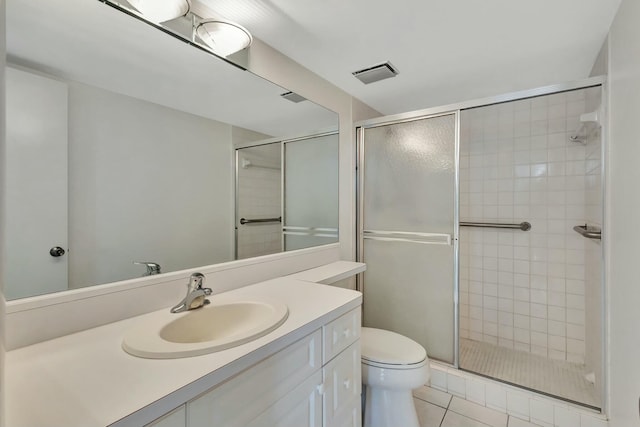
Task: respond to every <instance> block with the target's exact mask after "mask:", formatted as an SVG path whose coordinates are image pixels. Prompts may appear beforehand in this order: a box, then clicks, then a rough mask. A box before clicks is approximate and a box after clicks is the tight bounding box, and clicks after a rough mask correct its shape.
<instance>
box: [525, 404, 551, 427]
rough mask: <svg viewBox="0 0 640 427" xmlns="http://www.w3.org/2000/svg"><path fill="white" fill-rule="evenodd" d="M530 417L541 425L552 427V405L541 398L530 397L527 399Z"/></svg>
mask: <svg viewBox="0 0 640 427" xmlns="http://www.w3.org/2000/svg"><path fill="white" fill-rule="evenodd" d="M529 408H530V419H531V422H533V423H536V424H538V425H540V426H542V427H554V425H553V405H552V404H551V403H550V402H548V401H544V400H541V399H535V398H534V399H531V400H530V401H529Z"/></svg>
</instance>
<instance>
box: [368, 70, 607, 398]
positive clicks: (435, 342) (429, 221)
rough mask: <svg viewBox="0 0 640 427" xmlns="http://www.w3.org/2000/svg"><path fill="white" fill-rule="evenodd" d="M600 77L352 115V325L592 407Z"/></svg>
mask: <svg viewBox="0 0 640 427" xmlns="http://www.w3.org/2000/svg"><path fill="white" fill-rule="evenodd" d="M602 82H603V81H602V79H600V78H594V79H589V80H586V81H582V82H577V83H572V84H566V85H558V86H554V87H548V88H544V89H539V90H535V91H528V92H520V93H515V94H511V95H506V96H502V97H498V98H493V99H486V100H481V101H477V102H468V103H464V104H460V105H456V106H448V107H443V108H435V109H430V110H425V111H421V112H417V113H410V114H405V115H399V116H392V117H385V118H379V119H374V120H369V121H366V122H363V123H361V124H359V126H358V150H359V155H358V159H359V165H358V208H359V215H358V218H359V223H358V233H359V236H358V237H359V239H358V241H359V246H358V259H359V260H360V261H362V262H366V263H367V266H368V269H367V271H366V272H365V273H363V274H362V275H361V277H360V278H359V286H360V289H361V290H362V291H363V292H364V317H363V321H364V324H365V326H372V327H379V328H384V329H390V330H393V331H396V332H398V333H401V334H403V335H406V336H408V337H410V338H412V339H414V340H415V341H417V342H419V343H420V344H422V345H423V346H424V347H425V348H426V349H427V352H428V354H429V356H430V357H431V358H432V359H436V360H438V361H440V362H444V363H446V364H449V365H451V366H453V367H455V368H458V369H462V370H465V371H469V372H472V373H475V374H477V375H481V376H484V377H489V378H492V379H495V380H498V381H501V382H505V383H508V384H512V385H515V386H518V387H522V388H525V389H529V390H532V391H535V392H538V393H542V394H545V395H550V396H553V397H556V398H559V399H563V400H566V401H570V402H573V403H577V404H580V405H583V406H586V407H590V408H593V409H600V408H602V407H603V404H604V402H603V391H602V384H603V382H604V378H603V375H604V374H603V372H604V369H603V365H604V363H603V354H604V348H603V346H604V340H603V331H604V327H603V322H604V320H603V319H604V308H603V307H604V301H603V295H604V291H603V289H604V286H603V272H602V269H603V252H602V246H601V240H600V236H601V233H600V230H601V228H602V224H603V191H602V189H603V185H602V180H603V152H604V150H603V139H602V131H601V130H602V124H601V121H602V111H601V107H600V104H601V99H602Z"/></svg>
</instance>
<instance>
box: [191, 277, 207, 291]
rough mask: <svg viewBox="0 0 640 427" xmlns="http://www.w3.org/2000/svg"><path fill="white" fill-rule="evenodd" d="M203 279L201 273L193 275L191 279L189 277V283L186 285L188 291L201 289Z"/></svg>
mask: <svg viewBox="0 0 640 427" xmlns="http://www.w3.org/2000/svg"><path fill="white" fill-rule="evenodd" d="M204 281H205V277H204V274H202V273H193V274H192V275H191V277H189V283H187V287H188V288H189V291H190V292H192V291H195V290H196V289H202V285H203V284H204Z"/></svg>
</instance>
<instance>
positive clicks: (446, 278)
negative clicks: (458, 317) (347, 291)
mask: <svg viewBox="0 0 640 427" xmlns="http://www.w3.org/2000/svg"><path fill="white" fill-rule="evenodd" d="M364 253H365V254H366V261H365V262H366V263H367V271H366V272H365V273H364V302H365V304H364V322H365V326H370V327H375V328H382V329H388V330H391V331H395V332H398V333H400V334H403V335H405V336H407V337H409V338H411V339H413V340H415V341H417V342H418V343H420V344H421V345H422V346H424V348H426V349H427V354H428V355H429V357H430V358H434V359H439V360H443V361H445V362H449V363H453V349H454V345H453V340H454V336H453V328H454V323H453V320H454V316H453V249H452V247H451V246H448V245H425V244H420V243H404V242H386V241H377V240H365V242H364Z"/></svg>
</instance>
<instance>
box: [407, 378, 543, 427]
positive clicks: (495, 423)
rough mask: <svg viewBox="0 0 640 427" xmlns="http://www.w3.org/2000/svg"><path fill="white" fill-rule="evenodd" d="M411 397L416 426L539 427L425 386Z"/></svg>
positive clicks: (415, 391)
mask: <svg viewBox="0 0 640 427" xmlns="http://www.w3.org/2000/svg"><path fill="white" fill-rule="evenodd" d="M413 397H414V399H413V400H414V402H415V405H416V411H417V412H418V419H419V420H420V427H540V426H538V425H537V424H531V423H530V422H527V421H523V420H520V419H518V418H515V417H513V416H509V415H507V414H504V413H502V412H498V411H494V410H493V409H489V408H485V407H484V406H480V405H476V404H475V403H471V402H468V401H466V400H464V399H460V398H459V397H456V396H452V395H450V394H448V393H444V392H442V391H438V390H435V389H432V388H430V387H426V386H425V387H422V388H419V389H417V390H414V392H413Z"/></svg>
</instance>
